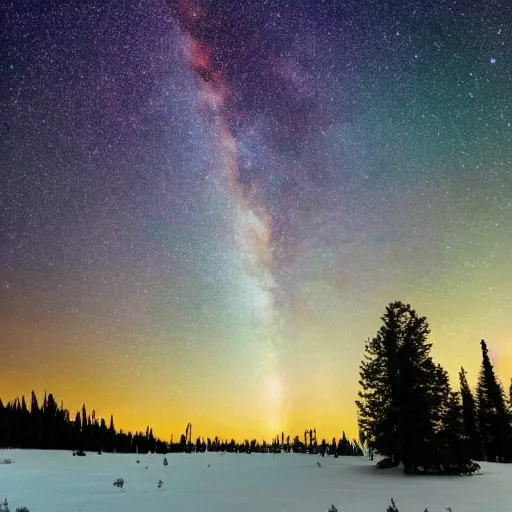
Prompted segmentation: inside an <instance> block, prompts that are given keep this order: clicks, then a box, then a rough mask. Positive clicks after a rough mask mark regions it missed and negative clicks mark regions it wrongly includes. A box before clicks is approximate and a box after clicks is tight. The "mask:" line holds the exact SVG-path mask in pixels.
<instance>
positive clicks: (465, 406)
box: [459, 367, 482, 460]
mask: <svg viewBox="0 0 512 512" xmlns="http://www.w3.org/2000/svg"><path fill="white" fill-rule="evenodd" d="M459 384H460V394H461V399H462V417H463V424H464V437H465V439H466V446H467V453H468V455H469V457H470V458H471V459H474V460H482V453H481V446H480V441H479V437H478V426H477V416H476V402H475V397H474V396H473V393H472V392H471V388H470V387H469V385H468V381H467V379H466V372H465V370H464V368H462V367H461V369H460V371H459Z"/></svg>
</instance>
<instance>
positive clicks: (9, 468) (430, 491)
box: [0, 450, 512, 512]
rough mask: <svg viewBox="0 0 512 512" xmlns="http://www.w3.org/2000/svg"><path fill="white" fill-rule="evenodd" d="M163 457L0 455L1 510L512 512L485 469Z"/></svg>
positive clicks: (502, 472) (509, 497)
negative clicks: (413, 472) (466, 472)
mask: <svg viewBox="0 0 512 512" xmlns="http://www.w3.org/2000/svg"><path fill="white" fill-rule="evenodd" d="M166 457H167V460H168V465H167V466H164V465H163V460H164V456H163V455H157V454H146V455H142V454H126V455H125V454H103V455H98V454H96V453H87V456H86V457H73V456H72V454H71V452H66V451H39V450H0V462H1V461H3V460H4V459H7V458H9V459H12V461H13V463H12V464H0V501H2V502H3V499H4V497H5V496H7V498H8V502H9V506H10V509H11V511H14V510H15V509H16V507H21V506H26V507H27V508H28V509H29V510H30V512H107V511H109V512H110V511H119V512H141V511H143V512H164V511H165V512H187V511H194V512H198V511H201V512H241V511H243V512H326V511H327V510H328V509H329V507H330V505H331V504H334V505H335V506H336V507H337V509H338V510H339V512H386V508H387V506H388V504H389V503H390V498H391V497H394V499H395V501H396V504H397V506H398V508H399V510H400V512H423V511H424V510H425V507H428V510H429V512H444V511H445V509H446V507H451V508H452V510H453V512H477V511H478V512H482V511H486V512H510V511H512V465H498V464H485V463H484V464H482V469H483V475H480V476H475V477H464V478H462V477H433V476H430V477H428V476H427V477H424V476H405V475H403V474H402V473H401V472H400V471H398V470H394V469H392V470H384V471H383V470H377V469H375V466H374V463H372V462H369V461H368V460H367V459H366V458H365V457H339V458H337V459H335V458H333V457H325V458H322V457H319V456H316V455H300V454H279V455H276V456H273V455H271V454H251V455H246V454H227V453H226V454H223V455H222V454H219V453H204V454H168V455H167V456H166ZM137 460H139V461H140V463H139V464H137ZM317 462H320V465H321V467H319V466H318V465H317ZM146 467H147V469H146ZM118 478H123V479H124V481H125V487H124V490H121V489H118V488H117V487H114V485H113V482H114V480H117V479H118ZM159 479H161V480H162V481H163V486H162V488H160V489H158V487H157V484H158V480H159Z"/></svg>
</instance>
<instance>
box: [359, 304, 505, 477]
mask: <svg viewBox="0 0 512 512" xmlns="http://www.w3.org/2000/svg"><path fill="white" fill-rule="evenodd" d="M382 321H383V322H384V324H383V326H382V327H381V328H380V329H379V331H378V333H377V335H376V336H375V337H374V338H373V339H371V340H368V342H367V343H366V346H365V358H364V360H363V361H362V363H361V366H360V377H361V380H360V385H361V386H362V390H361V391H360V392H359V400H358V401H357V402H356V404H357V407H358V413H359V428H360V429H361V431H362V432H363V433H364V435H365V437H366V438H367V442H368V445H369V447H371V448H373V449H374V450H375V451H376V452H378V453H380V454H381V455H384V456H385V457H386V458H385V459H384V461H381V463H380V464H381V467H384V466H387V467H390V466H398V465H400V464H401V465H403V468H404V471H405V472H406V473H423V472H425V473H445V474H446V473H456V474H463V473H473V472H475V471H477V470H478V469H479V466H478V464H475V463H473V462H472V461H471V459H473V460H489V461H493V462H494V461H500V462H508V461H511V460H512V421H511V420H512V407H511V405H512V404H511V403H510V401H509V402H508V403H507V400H506V399H505V393H504V390H503V387H502V386H501V384H500V382H499V381H498V379H497V378H496V375H495V373H494V369H493V367H492V364H491V362H490V359H489V354H488V350H487V345H486V343H485V341H483V340H482V341H481V349H482V369H481V371H480V377H479V380H478V386H477V389H476V393H475V394H474V393H473V392H472V391H471V389H470V387H469V385H468V383H467V379H466V373H465V371H464V369H461V371H460V390H459V391H455V390H453V389H452V388H451V386H450V382H449V379H448V375H447V373H446V371H445V370H444V369H443V368H442V366H441V365H440V364H437V363H435V362H434V360H433V359H432V357H431V355H430V350H431V348H432V344H431V343H429V342H428V340H427V337H428V334H429V333H430V329H429V325H428V322H427V320H426V318H425V317H419V316H418V315H417V314H416V311H414V310H413V309H412V308H411V307H410V306H409V305H405V304H403V303H401V302H393V303H391V304H390V305H389V306H388V307H387V308H386V312H385V314H384V316H383V317H382Z"/></svg>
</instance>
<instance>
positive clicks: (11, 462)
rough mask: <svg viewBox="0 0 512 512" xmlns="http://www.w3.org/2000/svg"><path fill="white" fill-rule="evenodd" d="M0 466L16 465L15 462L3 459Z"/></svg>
mask: <svg viewBox="0 0 512 512" xmlns="http://www.w3.org/2000/svg"><path fill="white" fill-rule="evenodd" d="M0 464H14V461H13V460H12V459H3V460H2V462H0Z"/></svg>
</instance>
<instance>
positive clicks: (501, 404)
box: [477, 340, 512, 462]
mask: <svg viewBox="0 0 512 512" xmlns="http://www.w3.org/2000/svg"><path fill="white" fill-rule="evenodd" d="M480 347H481V349H482V367H481V370H480V376H479V379H478V386H477V404H478V428H479V432H480V440H481V443H482V454H483V457H484V460H488V461H490V462H508V461H511V460H512V427H511V424H510V414H509V411H508V410H507V406H506V403H505V394H504V391H503V387H502V385H501V384H500V382H499V381H498V379H497V378H496V375H495V373H494V368H493V366H492V363H491V360H490V358H489V351H488V349H487V344H486V343H485V341H484V340H482V341H481V342H480Z"/></svg>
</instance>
